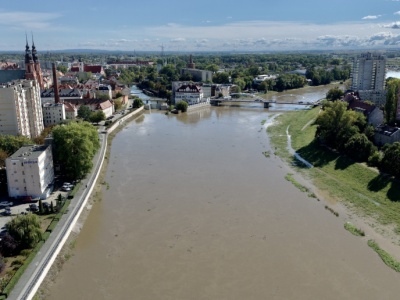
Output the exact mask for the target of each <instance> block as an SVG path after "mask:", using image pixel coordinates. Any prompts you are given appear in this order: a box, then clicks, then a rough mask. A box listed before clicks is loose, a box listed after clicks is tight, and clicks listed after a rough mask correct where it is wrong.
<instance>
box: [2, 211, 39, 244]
mask: <svg viewBox="0 0 400 300" xmlns="http://www.w3.org/2000/svg"><path fill="white" fill-rule="evenodd" d="M6 226H7V231H8V234H9V235H10V236H11V237H12V238H13V239H14V240H15V242H16V243H17V244H18V248H19V249H21V250H22V249H29V248H33V247H35V245H36V244H37V243H38V242H39V241H40V240H41V239H42V231H41V230H40V219H39V217H38V216H37V215H35V214H27V215H20V216H17V217H15V218H13V219H12V220H11V221H10V222H8V223H7V225H6Z"/></svg>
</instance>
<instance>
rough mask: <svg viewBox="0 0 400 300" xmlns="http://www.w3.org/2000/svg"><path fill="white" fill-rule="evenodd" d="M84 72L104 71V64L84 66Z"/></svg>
mask: <svg viewBox="0 0 400 300" xmlns="http://www.w3.org/2000/svg"><path fill="white" fill-rule="evenodd" d="M83 71H84V72H92V73H102V72H103V67H102V66H87V65H85V66H84V67H83Z"/></svg>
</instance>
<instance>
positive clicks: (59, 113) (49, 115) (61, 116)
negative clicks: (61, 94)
mask: <svg viewBox="0 0 400 300" xmlns="http://www.w3.org/2000/svg"><path fill="white" fill-rule="evenodd" d="M42 110H43V123H44V126H45V127H47V126H52V125H57V124H60V123H61V122H62V121H63V120H65V119H66V113H65V107H64V103H45V104H43V107H42Z"/></svg>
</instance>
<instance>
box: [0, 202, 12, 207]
mask: <svg viewBox="0 0 400 300" xmlns="http://www.w3.org/2000/svg"><path fill="white" fill-rule="evenodd" d="M13 205H14V202H11V201H1V202H0V206H3V207H5V206H13Z"/></svg>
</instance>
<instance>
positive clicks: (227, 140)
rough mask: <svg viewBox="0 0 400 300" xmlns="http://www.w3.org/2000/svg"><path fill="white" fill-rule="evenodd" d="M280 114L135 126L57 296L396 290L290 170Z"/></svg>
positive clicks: (161, 120)
mask: <svg viewBox="0 0 400 300" xmlns="http://www.w3.org/2000/svg"><path fill="white" fill-rule="evenodd" d="M274 114H275V113H274V112H269V111H268V110H264V109H262V108H229V107H211V108H203V109H199V110H197V111H193V112H189V113H187V114H181V115H165V114H164V113H161V112H158V111H154V110H153V111H152V112H146V113H145V114H143V115H142V116H140V117H138V118H137V119H136V120H135V121H133V122H131V123H130V124H128V125H126V127H125V128H124V129H123V130H122V131H121V132H120V133H118V134H117V136H116V137H115V138H114V140H113V143H112V147H111V153H110V155H109V165H108V170H107V174H106V179H105V181H106V183H107V184H105V185H104V188H103V199H102V201H101V202H98V203H96V204H95V205H94V206H93V208H92V211H91V213H90V215H89V217H88V219H87V220H86V222H85V225H84V226H83V228H82V231H81V233H80V235H79V236H78V239H77V242H76V248H75V250H74V255H73V256H72V257H71V258H70V260H69V261H68V262H67V263H66V264H65V265H64V267H63V269H62V271H61V272H60V274H59V275H58V277H57V279H56V281H55V282H54V284H53V285H52V287H51V288H50V292H49V295H48V298H49V299H149V300H150V299H151V300H154V299H171V300H172V299H174V300H176V299H229V300H231V299H241V300H242V299H397V298H398V295H399V294H400V285H399V284H398V283H399V280H400V276H399V274H398V273H395V272H394V271H393V270H391V269H389V268H388V267H387V266H385V265H384V264H383V263H382V261H381V260H380V258H379V257H378V256H377V255H376V253H375V252H373V251H372V250H371V249H370V248H369V247H368V246H367V245H366V241H365V240H363V239H362V238H358V237H354V236H352V235H351V234H349V233H348V232H347V231H346V230H344V229H343V223H344V221H343V219H342V218H341V217H340V218H337V217H335V216H334V215H333V214H331V213H329V212H328V211H327V210H326V209H325V208H324V202H323V201H321V202H318V201H316V199H314V198H309V197H308V196H307V194H306V193H302V192H300V191H299V190H298V189H296V188H295V187H294V186H293V185H292V184H291V183H290V182H288V181H287V180H285V178H284V177H285V175H287V174H288V173H289V172H290V170H289V169H288V167H287V166H286V165H285V164H284V163H283V162H282V161H281V159H280V158H278V157H276V156H275V155H274V154H273V152H274V151H273V149H271V146H270V144H269V140H268V136H267V133H266V125H261V124H262V123H263V122H262V121H263V120H270V119H271V117H272V116H273V115H274ZM266 124H268V122H267V123H266ZM264 152H267V153H269V157H266V156H265V155H264V154H263V153H264ZM267 156H268V155H267Z"/></svg>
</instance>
